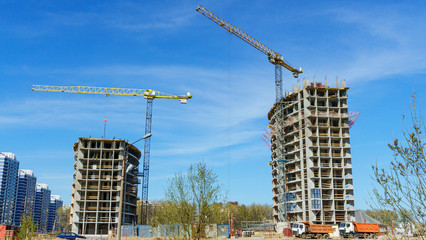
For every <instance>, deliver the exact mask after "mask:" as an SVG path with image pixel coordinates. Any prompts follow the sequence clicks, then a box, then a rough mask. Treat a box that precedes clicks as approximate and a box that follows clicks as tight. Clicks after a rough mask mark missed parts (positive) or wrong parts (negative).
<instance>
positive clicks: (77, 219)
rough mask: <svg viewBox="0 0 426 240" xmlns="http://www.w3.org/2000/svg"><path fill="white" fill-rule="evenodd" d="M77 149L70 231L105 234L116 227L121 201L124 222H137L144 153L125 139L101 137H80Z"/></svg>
mask: <svg viewBox="0 0 426 240" xmlns="http://www.w3.org/2000/svg"><path fill="white" fill-rule="evenodd" d="M74 152H75V163H74V169H75V172H74V181H73V190H72V199H71V218H72V223H71V224H72V226H71V228H72V229H71V230H72V231H73V232H75V233H79V234H85V235H106V234H108V233H109V232H111V231H114V230H116V229H117V224H118V221H119V206H120V202H122V203H123V205H122V213H123V214H122V223H123V224H129V225H130V224H135V223H136V221H137V214H136V204H137V184H139V183H140V182H139V179H138V174H139V170H138V166H139V159H140V157H141V152H140V151H139V150H138V149H137V148H136V147H134V146H133V145H131V144H129V143H127V142H126V141H124V140H123V139H99V138H80V139H79V140H78V142H77V143H75V144H74ZM125 156H126V157H125ZM124 162H125V163H126V165H124V164H123V163H124ZM123 168H124V169H123ZM122 172H124V179H123V182H122V176H123V175H122ZM121 186H124V188H123V190H122V187H121ZM122 191H123V196H124V197H123V199H122V200H123V201H120V195H121V192H122Z"/></svg>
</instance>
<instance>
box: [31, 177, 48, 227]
mask: <svg viewBox="0 0 426 240" xmlns="http://www.w3.org/2000/svg"><path fill="white" fill-rule="evenodd" d="M50 195H51V191H50V190H49V187H48V185H47V184H43V183H37V184H36V196H35V202H34V209H33V218H34V223H35V225H36V229H35V230H36V232H38V233H47V219H48V216H49V215H48V214H49V204H50Z"/></svg>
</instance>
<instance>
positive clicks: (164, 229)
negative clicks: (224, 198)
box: [121, 224, 229, 238]
mask: <svg viewBox="0 0 426 240" xmlns="http://www.w3.org/2000/svg"><path fill="white" fill-rule="evenodd" d="M195 227H196V225H193V226H192V227H191V228H190V233H189V234H192V231H195ZM203 231H204V234H202V235H203V236H204V237H206V238H228V237H229V225H228V224H208V225H206V226H204V227H203ZM183 234H185V233H183V231H182V228H180V226H179V224H171V225H159V226H158V227H154V228H153V227H152V226H151V225H124V226H121V236H122V237H136V236H137V237H142V238H152V237H177V236H182V235H183Z"/></svg>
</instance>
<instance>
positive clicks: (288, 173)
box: [268, 79, 355, 224]
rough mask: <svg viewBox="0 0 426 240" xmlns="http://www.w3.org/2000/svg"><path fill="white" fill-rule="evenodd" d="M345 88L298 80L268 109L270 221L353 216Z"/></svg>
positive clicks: (343, 84) (315, 220) (323, 220)
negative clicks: (272, 212) (296, 83)
mask: <svg viewBox="0 0 426 240" xmlns="http://www.w3.org/2000/svg"><path fill="white" fill-rule="evenodd" d="M347 91H348V88H347V87H346V82H345V81H342V82H341V87H339V84H338V82H337V81H336V87H335V88H331V87H329V86H328V84H327V80H326V81H325V84H324V85H323V84H322V83H316V82H315V81H314V82H313V83H311V82H310V81H309V80H308V79H304V80H303V87H302V89H301V88H300V85H299V86H297V87H293V91H292V92H287V93H286V94H285V97H284V98H283V99H282V100H281V101H280V102H279V103H276V104H275V105H274V107H273V108H272V109H271V110H270V112H269V114H268V119H269V123H270V127H271V151H272V154H271V162H270V165H271V166H272V179H273V180H272V185H273V191H272V192H273V211H274V220H275V222H296V221H299V222H300V221H306V222H311V223H322V224H337V223H339V222H343V221H352V220H354V219H355V208H354V189H353V179H352V164H351V161H352V159H351V151H350V149H351V148H350V136H349V115H348V103H347V101H348V95H347Z"/></svg>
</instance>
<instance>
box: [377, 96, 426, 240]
mask: <svg viewBox="0 0 426 240" xmlns="http://www.w3.org/2000/svg"><path fill="white" fill-rule="evenodd" d="M408 120H409V121H408V124H407V122H405V121H406V119H405V116H404V115H403V128H402V137H401V139H398V138H395V139H394V141H393V143H392V144H388V146H389V148H390V149H391V150H392V152H393V156H394V158H393V160H391V161H390V164H389V166H388V167H385V168H382V167H379V166H378V165H377V163H376V164H375V165H373V166H372V168H373V172H374V174H373V176H372V177H373V180H374V181H375V182H377V183H378V186H379V188H378V189H375V198H376V200H377V206H379V207H380V208H381V209H385V210H390V211H392V212H394V213H397V214H398V216H399V219H400V220H404V221H405V222H406V224H408V225H409V227H410V228H414V229H415V232H414V234H417V235H419V236H420V237H421V238H422V239H423V238H424V235H425V230H426V229H425V226H424V223H425V220H426V178H425V177H426V162H425V161H426V157H425V144H426V143H425V141H426V128H425V124H424V121H423V115H422V113H421V110H420V108H419V107H418V106H417V103H416V96H415V94H413V100H412V106H411V111H410V118H409V119H408ZM399 225H401V223H399ZM404 227H405V226H404Z"/></svg>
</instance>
